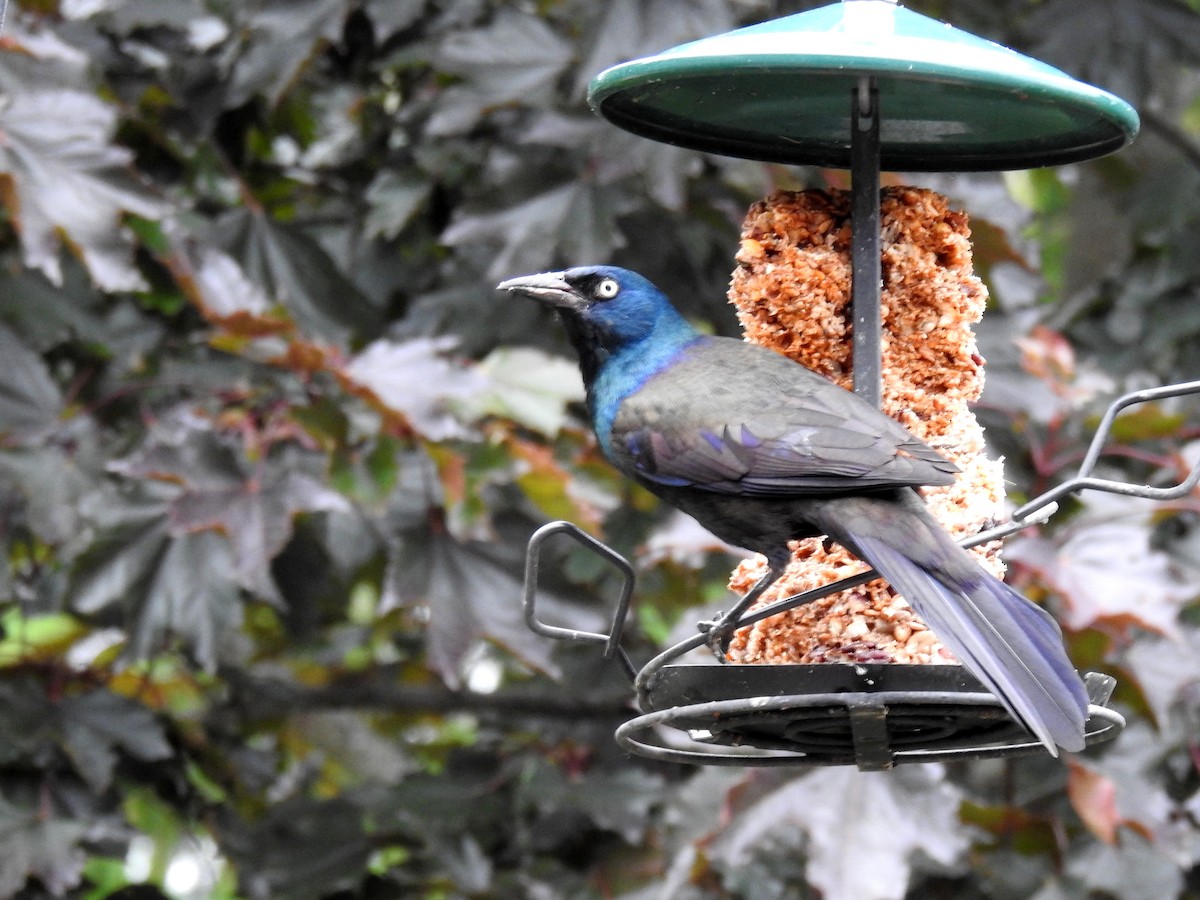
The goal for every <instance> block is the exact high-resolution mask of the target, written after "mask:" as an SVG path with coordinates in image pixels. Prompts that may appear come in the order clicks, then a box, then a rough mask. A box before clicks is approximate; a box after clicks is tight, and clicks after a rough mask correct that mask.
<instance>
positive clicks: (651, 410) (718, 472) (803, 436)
mask: <svg viewBox="0 0 1200 900" xmlns="http://www.w3.org/2000/svg"><path fill="white" fill-rule="evenodd" d="M610 446H611V448H612V452H613V456H614V458H615V460H616V462H617V464H618V465H619V466H620V467H621V468H623V469H625V470H626V471H627V472H629V473H630V474H632V475H634V476H635V477H638V478H641V479H643V480H644V481H647V482H649V483H652V484H661V485H670V486H683V485H686V486H690V487H697V488H701V489H706V490H710V491H716V492H721V493H737V494H750V495H760V496H779V495H788V494H824V493H841V492H844V491H861V490H871V489H882V488H889V487H900V486H913V485H932V484H949V483H950V482H952V481H953V480H954V473H955V472H956V471H957V469H956V467H955V466H954V465H953V464H952V463H950V462H949V461H947V460H946V459H945V458H943V457H942V456H941V455H940V454H938V453H937V452H936V451H935V450H933V449H932V448H931V447H929V446H928V445H926V444H924V443H922V442H921V441H919V440H917V439H916V438H915V437H913V436H912V435H911V434H909V432H908V431H906V430H905V429H904V428H903V427H901V426H900V425H899V424H898V423H897V422H895V421H893V420H892V419H890V418H888V417H887V416H885V415H884V414H883V413H881V412H879V411H878V410H876V409H874V408H873V407H872V406H871V405H870V404H868V403H866V402H865V401H863V400H862V399H861V398H859V397H856V396H855V395H854V394H852V393H850V392H849V391H846V390H843V389H842V388H840V387H838V386H837V385H835V384H833V383H832V382H830V381H828V380H826V379H824V378H822V377H821V376H819V375H817V374H815V373H814V372H811V371H809V370H808V369H805V368H804V367H803V366H800V365H797V364H796V363H794V362H792V361H790V360H788V359H786V358H784V357H782V356H780V355H779V354H777V353H773V352H772V351H770V350H765V349H763V348H761V347H756V346H754V345H752V344H747V343H744V342H742V341H736V340H732V339H729V338H704V339H702V340H700V341H697V342H695V343H693V344H692V345H689V347H688V348H686V350H685V352H684V353H682V354H681V355H680V357H679V358H678V359H676V360H675V361H674V362H673V363H672V364H671V365H670V366H669V367H666V368H664V369H662V370H661V371H659V372H657V373H656V374H655V375H653V376H652V377H650V378H649V379H647V380H646V382H645V383H643V384H642V386H641V387H640V388H639V389H638V390H637V391H635V392H634V393H632V394H631V395H629V396H628V397H626V398H625V399H624V401H623V402H622V404H621V406H620V409H619V410H618V412H617V415H616V417H615V419H614V422H613V427H612V432H611V436H610Z"/></svg>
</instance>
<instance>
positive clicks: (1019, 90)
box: [589, 0, 1138, 171]
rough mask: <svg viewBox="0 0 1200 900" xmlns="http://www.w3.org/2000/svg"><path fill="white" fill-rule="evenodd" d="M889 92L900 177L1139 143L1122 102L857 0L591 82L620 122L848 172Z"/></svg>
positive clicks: (753, 155)
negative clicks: (860, 113) (873, 91)
mask: <svg viewBox="0 0 1200 900" xmlns="http://www.w3.org/2000/svg"><path fill="white" fill-rule="evenodd" d="M863 76H868V77H872V78H873V80H874V81H875V84H876V86H877V89H878V91H879V103H880V113H881V115H882V129H881V132H880V162H881V165H882V167H883V168H884V169H890V170H898V171H981V170H997V169H1025V168H1033V167H1037V166H1049V165H1061V164H1064V163H1069V162H1076V161H1078V160H1082V159H1089V158H1092V157H1096V156H1102V155H1104V154H1106V153H1111V152H1112V151H1114V150H1118V149H1120V148H1121V147H1123V146H1125V145H1126V144H1128V143H1129V142H1130V141H1131V140H1133V138H1134V136H1135V135H1136V134H1137V131H1138V116H1137V113H1136V112H1135V111H1134V109H1133V107H1131V106H1130V105H1129V104H1128V103H1126V102H1125V101H1124V100H1121V99H1120V98H1118V97H1115V96H1113V95H1112V94H1109V93H1107V92H1106V91H1102V90H1100V89H1099V88H1096V87H1092V86H1091V85H1088V84H1084V83H1082V82H1080V81H1076V80H1075V79H1073V78H1071V77H1070V76H1069V75H1067V74H1065V73H1063V72H1061V71H1059V70H1058V69H1055V68H1053V67H1051V66H1048V65H1046V64H1044V63H1041V62H1038V61H1037V60H1034V59H1030V58H1029V57H1027V56H1023V55H1022V54H1020V53H1017V52H1015V51H1013V50H1009V49H1008V48H1006V47H1003V46H1001V45H999V44H995V43H992V42H991V41H986V40H984V39H982V38H979V37H975V36H974V35H971V34H968V33H967V32H964V31H960V30H958V29H956V28H953V27H951V26H949V25H945V24H943V23H941V22H938V21H936V20H934V19H930V18H928V17H926V16H923V15H920V14H919V13H915V12H912V11H910V10H907V9H904V8H903V7H899V6H897V5H895V4H894V3H892V2H889V0H847V2H842V3H834V4H832V5H830V6H824V7H821V8H820V9H814V10H811V11H809V12H804V13H799V14H797V15H793V16H787V17H785V18H782V19H776V20H773V21H769V22H763V23H761V24H759V25H752V26H750V27H748V28H740V29H738V30H736V31H731V32H729V33H728V34H721V35H716V36H715V37H709V38H704V39H703V40H699V41H694V42H692V43H689V44H683V45H681V46H679V47H675V48H674V49H671V50H666V51H664V52H662V53H659V54H658V55H656V56H650V57H647V58H645V59H638V60H634V61H632V62H627V63H622V64H621V65H617V66H614V67H612V68H610V69H608V70H606V71H604V72H602V73H601V74H599V75H598V76H596V78H595V79H593V81H592V83H591V89H590V91H589V100H590V101H591V104H592V106H593V107H595V108H596V109H597V110H598V111H599V112H600V114H601V115H603V116H604V117H605V118H607V119H608V120H610V121H611V122H613V123H614V124H616V125H619V126H621V127H622V128H625V129H627V130H629V131H632V132H634V133H636V134H640V135H643V136H645V137H649V138H654V139H655V140H660V141H665V142H667V143H670V144H677V145H679V146H683V147H690V148H692V149H695V150H704V151H709V152H712V153H719V154H723V155H726V156H741V157H747V158H750V159H760V160H768V161H772V162H782V163H790V164H796V165H820V166H837V167H841V168H849V167H850V131H851V129H850V115H849V108H848V105H847V102H846V98H847V97H848V96H849V94H850V91H851V89H852V88H853V87H854V86H855V85H856V84H857V83H858V80H859V78H860V77H863Z"/></svg>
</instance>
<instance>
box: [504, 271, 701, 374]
mask: <svg viewBox="0 0 1200 900" xmlns="http://www.w3.org/2000/svg"><path fill="white" fill-rule="evenodd" d="M497 288H498V289H499V290H502V291H508V292H509V293H512V294H524V295H525V296H527V297H532V298H533V299H534V300H538V301H540V302H542V303H545V304H547V305H549V306H554V307H556V308H558V310H559V311H560V312H561V313H562V315H563V319H564V320H565V321H566V323H567V328H568V331H569V332H570V334H571V339H572V341H573V342H574V343H575V344H576V346H577V348H578V349H580V350H581V351H582V350H583V349H584V346H583V345H587V346H588V347H590V348H591V349H592V350H597V349H599V350H604V351H607V352H608V353H615V352H617V351H618V350H620V349H621V348H622V347H625V346H630V345H633V344H637V343H640V342H641V341H642V340H644V339H646V338H665V337H666V336H667V334H668V332H669V333H675V332H678V331H679V330H680V327H681V326H682V327H683V328H687V327H688V326H687V325H686V323H684V321H683V319H682V318H681V317H680V315H679V314H678V313H677V312H676V311H675V308H674V307H673V306H671V302H670V301H669V300H668V299H667V298H666V296H665V295H664V294H663V293H662V291H660V290H659V289H658V288H656V287H655V286H654V285H653V284H651V283H650V282H649V281H648V280H647V279H645V278H643V277H642V276H641V275H639V274H637V272H631V271H629V270H628V269H621V268H618V267H617V266H580V267H578V268H574V269H567V270H566V271H563V272H543V273H542V274H540V275H522V276H521V277H520V278H510V279H509V280H508V281H502V282H501V283H500V284H499V285H497Z"/></svg>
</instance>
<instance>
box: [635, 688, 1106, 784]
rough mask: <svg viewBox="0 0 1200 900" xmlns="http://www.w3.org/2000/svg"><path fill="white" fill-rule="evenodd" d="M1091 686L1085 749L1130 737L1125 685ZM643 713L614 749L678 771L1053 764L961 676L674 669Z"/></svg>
mask: <svg viewBox="0 0 1200 900" xmlns="http://www.w3.org/2000/svg"><path fill="white" fill-rule="evenodd" d="M1085 681H1086V684H1087V687H1088V694H1089V699H1090V700H1091V705H1090V707H1089V719H1088V725H1087V743H1088V744H1089V745H1091V744H1096V743H1101V742H1104V741H1108V740H1112V739H1113V738H1114V737H1116V736H1117V734H1119V733H1120V731H1121V730H1122V729H1123V728H1124V725H1125V721H1124V719H1123V718H1122V717H1121V716H1120V715H1119V714H1118V713H1116V712H1114V711H1113V710H1110V709H1107V708H1106V706H1105V704H1106V703H1107V702H1108V698H1109V696H1110V695H1111V694H1112V690H1113V687H1114V686H1115V684H1116V682H1115V680H1114V679H1113V678H1111V677H1110V676H1107V675H1101V674H1098V673H1094V672H1093V673H1088V675H1087V676H1086V678H1085ZM799 686H802V687H803V692H802V693H797V687H799ZM642 705H643V708H644V709H646V714H645V715H642V716H639V717H638V718H636V719H632V720H630V721H629V722H626V723H625V724H624V725H623V726H622V727H621V728H620V729H618V731H617V740H618V741H619V742H620V743H621V744H622V745H623V746H624V747H625V748H626V749H628V750H630V751H632V752H635V753H639V754H641V755H644V756H651V757H655V758H659V759H668V760H674V761H679V762H703V763H709V764H718V765H719V764H727V765H787V764H792V765H795V764H800V763H807V764H814V765H857V766H858V767H859V768H861V769H866V770H875V769H888V768H891V767H892V766H893V765H896V764H898V763H905V762H933V761H946V760H951V759H966V758H979V757H995V756H1012V755H1018V754H1024V753H1036V752H1044V750H1043V747H1042V745H1041V744H1040V743H1039V742H1038V741H1037V740H1035V739H1034V738H1033V737H1032V736H1031V735H1030V734H1029V733H1028V732H1027V731H1026V730H1025V729H1024V728H1022V727H1021V726H1020V725H1018V724H1017V723H1016V722H1014V721H1013V720H1012V719H1011V718H1010V717H1009V715H1008V713H1007V712H1006V711H1005V710H1004V708H1003V707H1002V706H1001V705H1000V703H999V701H998V700H997V699H996V698H995V697H994V696H993V695H992V694H991V693H989V692H988V691H987V690H985V689H984V688H983V686H982V685H981V684H980V683H979V681H978V680H976V679H975V677H974V676H972V675H971V674H970V673H969V672H968V671H967V670H966V669H964V668H963V667H962V666H955V665H935V666H930V665H924V666H921V665H897V664H885V665H848V664H823V665H808V666H797V665H729V666H716V665H671V666H664V667H663V668H661V669H660V670H659V671H658V672H657V673H656V674H655V676H654V677H653V679H652V681H651V682H650V683H649V684H648V685H647V687H646V690H644V691H643V693H642ZM657 725H669V726H671V727H672V728H674V729H677V730H679V731H683V732H685V733H686V734H687V738H688V743H689V744H690V745H691V746H659V745H653V744H646V743H643V742H642V741H641V740H639V739H638V738H637V737H635V735H637V734H638V733H640V732H642V731H644V730H646V729H648V728H651V727H653V726H657ZM706 745H707V746H706ZM701 748H703V749H701Z"/></svg>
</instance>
